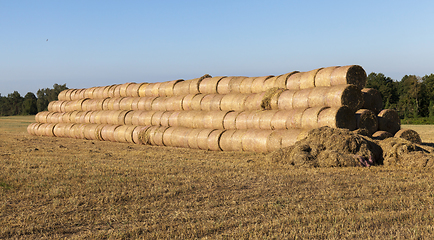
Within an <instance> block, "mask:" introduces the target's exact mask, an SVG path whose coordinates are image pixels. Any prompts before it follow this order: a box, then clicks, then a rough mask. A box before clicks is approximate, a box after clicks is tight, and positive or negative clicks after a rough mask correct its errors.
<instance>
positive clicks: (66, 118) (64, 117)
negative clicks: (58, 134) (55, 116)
mask: <svg viewBox="0 0 434 240" xmlns="http://www.w3.org/2000/svg"><path fill="white" fill-rule="evenodd" d="M61 114H62V117H61V120H60V122H63V123H69V116H70V114H71V112H66V113H61Z"/></svg>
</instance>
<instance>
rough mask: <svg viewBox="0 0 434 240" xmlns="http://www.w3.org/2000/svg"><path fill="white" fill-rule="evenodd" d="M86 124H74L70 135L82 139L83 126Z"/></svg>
mask: <svg viewBox="0 0 434 240" xmlns="http://www.w3.org/2000/svg"><path fill="white" fill-rule="evenodd" d="M83 125H84V124H74V125H73V126H71V129H70V132H69V135H70V137H71V138H75V139H80V138H81V136H82V134H81V129H82V128H83Z"/></svg>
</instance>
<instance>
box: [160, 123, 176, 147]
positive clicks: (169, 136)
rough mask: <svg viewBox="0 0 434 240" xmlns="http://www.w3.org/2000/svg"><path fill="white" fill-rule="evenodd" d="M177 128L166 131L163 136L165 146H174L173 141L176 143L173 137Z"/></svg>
mask: <svg viewBox="0 0 434 240" xmlns="http://www.w3.org/2000/svg"><path fill="white" fill-rule="evenodd" d="M175 129H177V128H175V127H170V128H168V129H166V131H164V134H163V144H164V146H173V147H174V144H172V141H174V140H175V139H174V136H173V132H174V131H175Z"/></svg>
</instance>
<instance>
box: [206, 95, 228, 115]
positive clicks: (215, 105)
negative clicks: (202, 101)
mask: <svg viewBox="0 0 434 240" xmlns="http://www.w3.org/2000/svg"><path fill="white" fill-rule="evenodd" d="M224 96H225V95H222V94H217V95H214V97H213V98H212V100H211V104H210V106H209V108H210V111H220V110H221V107H220V105H221V102H222V99H223V97H224Z"/></svg>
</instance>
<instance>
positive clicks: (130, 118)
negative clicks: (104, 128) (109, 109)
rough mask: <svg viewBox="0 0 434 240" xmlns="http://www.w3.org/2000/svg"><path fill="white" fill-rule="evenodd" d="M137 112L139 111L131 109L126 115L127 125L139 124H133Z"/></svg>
mask: <svg viewBox="0 0 434 240" xmlns="http://www.w3.org/2000/svg"><path fill="white" fill-rule="evenodd" d="M137 113H138V111H129V112H128V113H127V114H126V115H125V125H137V124H133V117H134V114H137Z"/></svg>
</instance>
